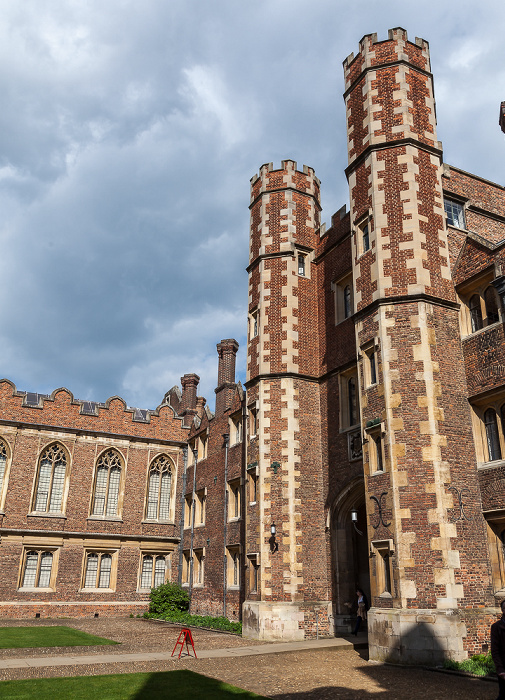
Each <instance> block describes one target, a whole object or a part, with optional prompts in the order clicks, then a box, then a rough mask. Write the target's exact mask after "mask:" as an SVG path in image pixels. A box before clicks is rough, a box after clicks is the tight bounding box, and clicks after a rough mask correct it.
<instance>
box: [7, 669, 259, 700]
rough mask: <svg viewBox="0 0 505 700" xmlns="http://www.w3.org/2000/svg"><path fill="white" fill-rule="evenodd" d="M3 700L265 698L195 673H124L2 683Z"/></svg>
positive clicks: (206, 699) (214, 699)
mask: <svg viewBox="0 0 505 700" xmlns="http://www.w3.org/2000/svg"><path fill="white" fill-rule="evenodd" d="M0 697H1V698H2V700H10V699H11V698H12V699H13V700H14V699H15V700H33V698H37V700H54V699H55V698H65V700H89V698H90V697H95V698H100V700H158V699H159V700H161V698H169V699H170V700H187V698H188V697H190V698H191V699H192V700H200V698H201V699H202V700H227V699H229V700H240V698H244V699H245V698H263V696H262V695H255V694H254V693H249V692H248V691H247V690H241V689H240V688H235V687H234V686H232V685H227V684H226V683H221V681H218V680H216V679H214V678H207V676H201V675H200V674H198V673H193V671H165V672H163V673H124V674H115V675H110V676H77V677H75V678H40V679H37V680H29V681H1V682H0ZM263 700H265V699H263Z"/></svg>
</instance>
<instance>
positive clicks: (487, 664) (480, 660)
mask: <svg viewBox="0 0 505 700" xmlns="http://www.w3.org/2000/svg"><path fill="white" fill-rule="evenodd" d="M444 668H448V669H451V670H452V671H465V672H466V673H473V674H474V675H476V676H487V675H490V674H492V673H495V672H496V671H495V667H494V663H493V659H492V658H491V654H475V655H474V656H472V657H471V658H470V659H465V661H450V660H448V661H444Z"/></svg>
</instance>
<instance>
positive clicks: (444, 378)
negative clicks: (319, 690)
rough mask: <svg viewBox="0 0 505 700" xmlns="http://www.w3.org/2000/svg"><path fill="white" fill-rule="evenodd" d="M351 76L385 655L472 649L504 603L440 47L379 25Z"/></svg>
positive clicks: (367, 449) (377, 586)
mask: <svg viewBox="0 0 505 700" xmlns="http://www.w3.org/2000/svg"><path fill="white" fill-rule="evenodd" d="M344 73H345V81H346V92H345V94H344V98H345V104H346V116H347V133H348V152H349V165H348V167H347V170H346V173H347V177H348V181H349V191H350V203H351V225H352V230H353V236H352V240H353V277H354V288H355V294H354V302H355V309H354V311H355V313H356V316H355V319H356V340H357V350H358V355H359V358H360V359H359V367H360V394H361V402H360V404H361V413H362V415H361V420H362V426H363V437H364V447H363V458H364V471H365V484H366V491H367V511H368V538H369V546H370V574H371V590H372V601H371V605H372V607H371V610H370V614H369V622H368V626H369V642H370V658H371V659H381V660H390V661H402V662H409V661H416V662H417V663H420V662H421V663H422V662H426V663H433V662H436V661H437V660H440V659H441V658H442V657H444V656H447V655H449V656H451V657H452V658H455V659H463V658H466V656H467V650H473V653H475V644H474V642H475V640H476V639H477V630H478V629H479V625H481V626H482V620H481V618H482V619H483V616H484V607H485V606H486V605H491V604H492V603H491V588H490V575H489V569H488V563H487V545H486V533H485V529H484V522H483V519H482V517H481V514H480V511H481V507H480V496H479V488H478V481H477V469H476V463H475V450H474V443H473V439H472V427H471V418H470V412H469V406H468V402H467V401H466V380H465V375H464V368H463V360H462V351H461V343H460V336H459V326H458V306H457V304H456V303H455V296H454V290H453V284H452V281H451V273H450V267H449V256H448V247H447V232H446V225H445V217H444V211H443V198H442V185H441V170H442V150H441V143H440V142H438V141H437V136H436V119H435V101H434V95H433V81H432V75H431V73H430V59H429V49H428V44H427V42H425V41H424V40H422V39H416V40H415V43H411V42H409V41H408V38H407V33H406V32H405V30H403V29H401V28H397V29H393V30H390V32H389V38H388V39H387V40H386V41H380V42H378V41H377V37H376V35H368V36H365V37H364V38H363V39H362V40H361V42H360V49H359V53H358V54H357V56H354V55H353V54H351V56H349V57H348V58H347V59H346V61H344ZM479 651H480V648H479Z"/></svg>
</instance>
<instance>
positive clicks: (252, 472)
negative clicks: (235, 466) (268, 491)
mask: <svg viewBox="0 0 505 700" xmlns="http://www.w3.org/2000/svg"><path fill="white" fill-rule="evenodd" d="M258 472H259V470H258V467H257V466H255V467H248V468H247V496H248V502H249V505H250V506H255V505H256V504H257V502H258V486H259V473H258Z"/></svg>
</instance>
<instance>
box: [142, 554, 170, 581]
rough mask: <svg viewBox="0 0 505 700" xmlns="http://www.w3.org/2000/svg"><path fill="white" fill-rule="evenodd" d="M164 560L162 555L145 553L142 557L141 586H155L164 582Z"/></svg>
mask: <svg viewBox="0 0 505 700" xmlns="http://www.w3.org/2000/svg"><path fill="white" fill-rule="evenodd" d="M165 573H166V561H165V557H164V556H163V555H160V556H152V555H151V554H146V555H145V556H144V557H143V559H142V572H141V575H140V587H141V588H157V587H158V586H161V584H162V583H165Z"/></svg>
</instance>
